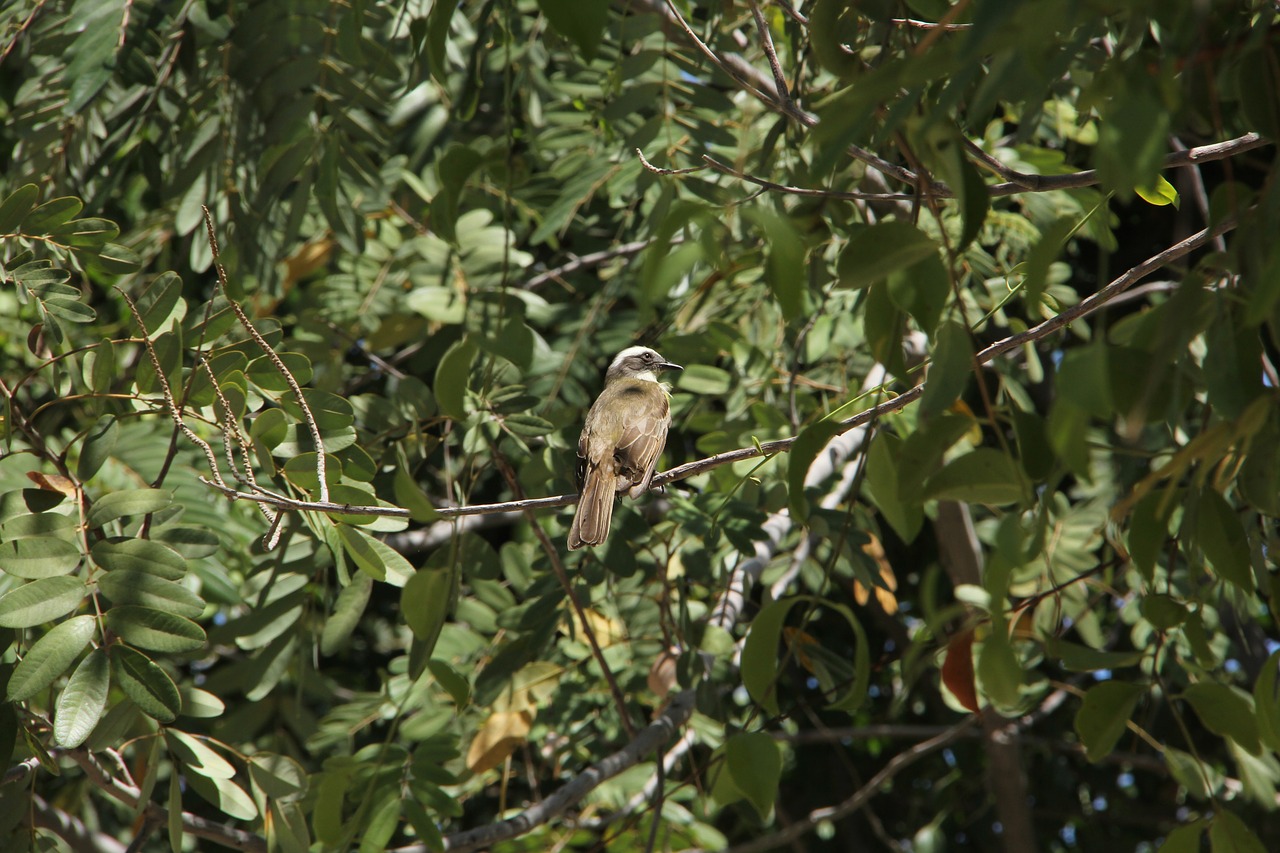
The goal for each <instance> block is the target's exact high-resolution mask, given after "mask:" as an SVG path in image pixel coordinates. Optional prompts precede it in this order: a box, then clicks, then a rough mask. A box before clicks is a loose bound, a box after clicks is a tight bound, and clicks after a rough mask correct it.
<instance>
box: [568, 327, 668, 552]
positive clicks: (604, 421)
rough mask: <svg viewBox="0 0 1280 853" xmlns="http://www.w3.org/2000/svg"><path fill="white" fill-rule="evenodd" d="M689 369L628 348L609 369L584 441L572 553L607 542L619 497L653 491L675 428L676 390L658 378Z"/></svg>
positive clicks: (647, 351)
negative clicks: (652, 484)
mask: <svg viewBox="0 0 1280 853" xmlns="http://www.w3.org/2000/svg"><path fill="white" fill-rule="evenodd" d="M683 369H684V368H682V367H681V366H680V365H678V364H672V363H671V362H669V361H666V360H664V359H663V358H662V356H660V355H658V354H657V353H656V352H654V351H653V350H651V349H649V348H648V347H627V348H626V349H624V350H623V351H622V352H620V353H618V355H617V356H616V357H615V358H614V359H613V363H612V364H610V365H609V370H608V372H607V373H606V374H605V377H604V390H603V391H601V392H600V396H599V397H597V398H596V401H595V403H594V404H593V405H592V406H591V411H589V412H587V422H586V423H585V424H584V425H583V427H582V436H581V437H580V438H579V439H578V456H580V457H582V461H581V462H580V463H579V469H580V471H581V475H580V477H579V481H580V483H581V485H582V495H581V497H580V498H579V499H578V510H577V512H576V513H575V514H574V516H573V527H572V528H570V529H569V548H570V549H571V550H572V549H575V548H581V547H582V546H584V545H599V544H600V543H601V542H603V541H604V540H605V537H606V536H608V535H609V521H610V520H611V519H612V518H613V501H614V496H615V495H617V493H618V492H624V491H625V492H627V493H628V494H629V495H630V496H631V497H633V498H635V497H639V496H640V495H642V494H644V492H646V491H648V489H649V482H650V481H651V480H652V479H653V472H654V469H655V468H656V467H657V465H658V456H659V455H661V454H662V448H663V446H664V445H666V443H667V429H668V427H670V426H671V404H670V397H671V391H670V386H669V385H667V384H665V383H662V382H659V381H658V374H659V373H661V372H662V371H664V370H683Z"/></svg>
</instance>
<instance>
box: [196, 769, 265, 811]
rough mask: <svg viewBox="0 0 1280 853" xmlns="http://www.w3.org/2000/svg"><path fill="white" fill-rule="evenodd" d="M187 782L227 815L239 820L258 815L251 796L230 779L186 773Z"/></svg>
mask: <svg viewBox="0 0 1280 853" xmlns="http://www.w3.org/2000/svg"><path fill="white" fill-rule="evenodd" d="M186 778H187V784H188V785H190V786H191V788H192V789H194V790H195V792H196V793H197V794H199V795H200V796H201V797H203V798H204V799H206V800H208V801H209V802H210V803H212V804H213V805H215V806H217V807H218V808H219V809H220V810H221V811H222V812H224V813H225V814H226V815H228V816H229V817H234V818H238V819H239V820H254V819H255V818H257V816H258V807H257V806H256V805H255V804H254V802H253V798H252V797H250V796H249V795H248V794H247V793H245V790H244V788H241V787H240V786H239V785H238V784H237V783H235V782H233V781H232V780H231V779H220V778H213V777H209V776H204V775H201V774H199V773H192V774H188V775H187V777H186Z"/></svg>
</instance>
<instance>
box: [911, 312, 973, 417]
mask: <svg viewBox="0 0 1280 853" xmlns="http://www.w3.org/2000/svg"><path fill="white" fill-rule="evenodd" d="M972 371H973V351H972V349H971V344H970V343H969V332H968V330H967V329H965V327H964V326H962V325H960V324H959V323H943V324H942V325H941V326H939V327H938V328H937V330H936V332H935V334H934V335H933V357H932V359H931V360H930V362H929V373H928V375H927V376H926V381H925V386H924V391H923V392H922V393H921V395H920V417H922V418H928V417H931V416H933V415H936V414H940V413H941V412H944V411H946V410H947V409H948V408H950V406H951V404H952V403H954V402H955V401H956V400H957V399H958V398H959V397H960V393H961V392H962V391H964V386H965V382H966V381H967V380H968V378H969V374H970V373H971V372H972Z"/></svg>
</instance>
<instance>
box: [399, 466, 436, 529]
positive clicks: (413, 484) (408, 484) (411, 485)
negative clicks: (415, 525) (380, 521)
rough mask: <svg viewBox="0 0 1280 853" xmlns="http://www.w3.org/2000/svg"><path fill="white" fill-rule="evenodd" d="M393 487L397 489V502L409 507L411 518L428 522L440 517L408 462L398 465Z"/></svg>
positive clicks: (405, 507)
mask: <svg viewBox="0 0 1280 853" xmlns="http://www.w3.org/2000/svg"><path fill="white" fill-rule="evenodd" d="M392 487H393V488H394V490H395V498H396V503H397V504H399V505H400V506H401V507H403V508H404V509H407V510H408V511H409V516H410V518H412V519H413V520H414V521H417V522H420V523H423V524H426V523H429V522H432V521H435V520H436V519H437V518H439V517H440V514H439V513H438V512H436V508H435V505H433V504H432V503H431V501H430V500H429V499H428V498H427V493H426V492H424V491H423V490H422V487H421V486H419V485H418V483H417V481H416V480H414V479H413V475H412V474H410V473H409V467H408V463H407V462H402V463H401V464H400V465H397V466H396V473H395V476H394V478H393V481H392Z"/></svg>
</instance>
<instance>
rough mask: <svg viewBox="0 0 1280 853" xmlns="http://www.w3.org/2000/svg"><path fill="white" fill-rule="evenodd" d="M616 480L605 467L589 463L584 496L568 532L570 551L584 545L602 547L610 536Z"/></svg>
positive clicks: (583, 488)
mask: <svg viewBox="0 0 1280 853" xmlns="http://www.w3.org/2000/svg"><path fill="white" fill-rule="evenodd" d="M616 481H617V477H616V475H615V474H614V473H613V471H611V470H609V469H608V467H607V466H605V465H599V464H596V463H593V462H588V463H587V475H586V477H584V478H583V482H582V496H581V497H580V498H579V499H578V509H577V511H576V512H575V513H574V514H573V527H571V528H569V550H570V551H573V550H576V549H578V548H581V547H582V546H584V545H599V544H600V543H601V542H603V541H604V540H605V537H606V536H608V535H609V522H610V521H611V520H612V519H613V501H614V493H615V492H616V491H617V482H616Z"/></svg>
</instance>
